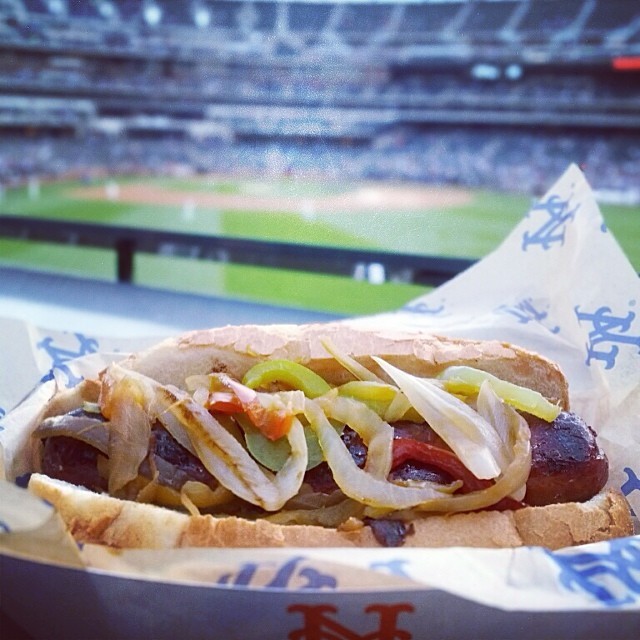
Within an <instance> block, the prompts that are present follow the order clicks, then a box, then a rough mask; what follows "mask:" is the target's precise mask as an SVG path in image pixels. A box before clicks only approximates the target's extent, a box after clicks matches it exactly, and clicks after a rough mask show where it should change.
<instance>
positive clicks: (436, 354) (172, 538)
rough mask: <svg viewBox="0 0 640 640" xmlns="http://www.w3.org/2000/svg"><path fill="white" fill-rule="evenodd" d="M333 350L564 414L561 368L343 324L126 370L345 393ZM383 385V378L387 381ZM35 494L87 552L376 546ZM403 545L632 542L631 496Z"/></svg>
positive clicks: (298, 529) (212, 339)
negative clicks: (503, 388) (479, 382)
mask: <svg viewBox="0 0 640 640" xmlns="http://www.w3.org/2000/svg"><path fill="white" fill-rule="evenodd" d="M327 338H328V339H329V340H330V341H331V342H332V343H333V344H334V345H335V346H336V347H337V348H338V349H339V350H341V351H344V352H345V353H348V354H349V355H351V356H352V357H354V358H355V359H357V360H359V361H360V362H362V363H363V364H365V366H367V367H368V368H370V369H372V370H375V371H376V372H377V373H378V374H379V375H381V376H383V373H382V372H381V371H380V370H379V369H378V368H377V365H375V364H374V362H373V361H372V359H371V355H377V356H380V357H382V358H384V359H385V360H387V361H388V362H390V363H392V364H395V365H396V366H398V367H400V368H402V369H404V370H405V371H409V372H411V373H414V374H417V375H424V376H433V375H436V374H438V373H439V372H440V371H441V370H443V369H444V368H446V367H448V366H450V365H456V364H466V365H471V366H474V367H477V368H480V369H484V370H486V371H488V372H490V373H493V374H494V375H497V376H499V377H500V378H503V379H505V380H509V381H511V382H514V383H516V384H521V385H523V386H527V387H529V388H532V389H535V390H537V391H539V392H540V393H542V394H543V395H544V396H545V397H547V398H548V399H549V400H551V401H552V402H555V403H557V404H559V405H560V406H561V407H562V408H564V409H567V408H568V407H569V394H568V386H567V381H566V379H565V377H564V375H563V374H562V372H561V370H560V369H559V367H558V366H557V365H556V364H555V363H553V362H551V361H549V360H548V359H546V358H544V357H542V356H540V355H538V354H536V353H532V352H530V351H527V350H525V349H522V348H519V347H516V346H513V345H510V344H507V343H502V342H498V341H473V340H463V339H450V338H445V337H441V336H434V335H428V334H427V335H425V334H424V333H420V332H417V331H416V332H412V331H405V330H401V331H399V330H393V329H390V328H386V327H385V328H380V329H378V330H371V329H370V328H367V329H363V328H356V327H350V326H349V325H348V324H346V323H327V324H313V325H276V326H257V325H256V326H234V327H231V326H230V327H223V328H217V329H211V330H208V331H195V332H191V333H187V334H185V335H182V336H179V337H177V338H171V339H168V340H165V341H163V342H161V343H160V344H158V345H157V346H155V347H152V348H151V349H148V350H146V351H143V352H140V353H138V354H134V355H131V356H129V357H127V358H126V359H125V360H124V362H123V363H122V364H123V366H125V367H128V368H130V369H133V370H135V371H138V372H140V373H143V374H145V375H147V376H149V377H152V378H154V379H155V380H157V381H158V382H160V383H162V384H173V385H176V386H180V387H181V386H183V385H184V381H185V379H186V378H187V377H188V376H190V375H195V374H201V373H208V372H211V371H224V372H227V373H229V374H230V375H233V376H234V377H237V378H241V377H242V376H243V375H244V373H245V372H246V371H247V370H248V369H249V368H250V367H251V366H253V365H254V364H256V363H257V362H259V361H262V360H265V359H268V358H287V359H291V360H295V361H297V362H300V363H302V364H305V365H306V366H308V367H309V368H311V369H313V370H314V371H316V372H317V373H319V374H320V375H321V376H323V377H324V378H325V379H326V380H327V381H328V382H330V383H333V384H339V383H342V382H345V381H347V380H349V379H350V374H349V373H348V372H347V371H346V370H345V369H344V368H343V367H341V366H340V365H339V364H338V363H337V362H336V361H335V359H333V358H332V357H331V356H330V355H329V354H328V353H327V351H326V350H325V348H324V346H323V344H322V340H324V339H327ZM383 377H384V376H383ZM99 389H100V387H99V383H98V382H96V381H85V382H83V383H82V384H81V385H79V386H78V387H76V388H75V389H73V390H70V391H66V392H62V393H60V394H59V395H57V396H56V397H54V398H53V400H52V401H51V402H50V403H49V405H48V406H47V407H46V408H45V410H44V413H43V416H44V417H46V416H50V415H56V414H61V413H65V412H67V411H69V410H70V409H72V408H74V407H78V406H80V405H81V403H82V401H83V400H89V401H95V400H96V399H97V397H98V393H99ZM29 487H30V489H31V491H33V492H34V493H36V494H37V495H39V496H40V497H42V498H43V499H45V500H47V501H49V502H50V503H52V504H53V505H54V506H55V507H56V508H57V509H58V510H59V512H60V514H61V515H62V518H63V519H64V520H65V522H66V523H67V524H68V526H69V528H70V530H71V532H72V533H73V535H74V536H75V537H76V539H77V540H79V541H81V542H92V543H99V544H106V545H110V546H114V547H131V548H175V547H185V546H211V547H275V546H288V547H313V546H321V547H345V546H354V547H375V546H378V543H377V542H376V540H375V538H374V536H373V533H372V531H371V529H370V527H366V526H358V525H357V524H356V526H354V527H352V528H350V529H349V530H347V529H346V528H344V529H338V530H336V529H328V528H323V527H319V526H308V525H280V524H275V523H273V522H270V521H269V520H267V519H262V520H256V521H250V520H246V519H242V518H237V517H213V516H211V515H202V516H190V515H187V514H184V513H180V512H178V511H173V510H170V509H166V508H163V507H158V506H154V505H149V504H141V503H136V502H130V501H125V500H120V499H117V498H113V497H110V496H107V495H100V494H96V493H92V492H90V491H87V490H84V489H81V488H78V487H75V486H73V485H70V484H68V483H65V482H61V481H58V480H53V479H51V478H48V477H47V476H44V475H40V474H38V473H35V474H33V475H32V478H31V481H30V484H29ZM413 525H414V533H413V534H412V535H409V536H407V538H406V542H405V546H413V547H442V546H472V547H494V548H501V547H516V546H521V545H541V546H545V547H548V548H551V549H556V548H560V547H564V546H569V545H575V544H582V543H587V542H594V541H597V540H603V539H607V538H611V537H618V536H624V535H629V534H631V533H632V531H633V527H632V521H631V516H630V511H629V507H628V505H627V503H626V501H625V499H624V497H623V496H622V495H621V494H619V493H617V492H613V491H604V492H602V493H600V494H598V495H597V496H595V497H594V498H593V499H591V500H590V501H588V502H586V503H565V504H557V505H551V506H548V507H527V508H524V509H521V510H519V511H505V512H498V511H484V512H477V513H461V514H455V515H446V516H445V515H431V514H430V515H425V516H424V517H421V518H419V519H417V520H415V521H414V522H413Z"/></svg>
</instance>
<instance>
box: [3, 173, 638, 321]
mask: <svg viewBox="0 0 640 640" xmlns="http://www.w3.org/2000/svg"><path fill="white" fill-rule="evenodd" d="M134 180H135V181H139V180H137V179H133V178H129V179H126V181H128V182H133V181H134ZM145 181H146V182H148V183H150V184H154V185H158V186H162V188H163V189H165V190H166V189H169V190H181V191H186V190H189V191H191V192H194V193H196V192H211V191H217V192H219V193H229V194H242V193H252V194H255V193H256V192H257V193H261V194H263V195H264V194H265V193H268V192H271V193H277V194H279V195H305V196H309V197H311V196H314V195H319V194H323V193H334V194H335V193H340V192H341V191H343V190H344V189H346V188H347V186H348V185H340V184H331V185H325V184H323V183H321V182H317V181H305V182H300V181H295V180H287V179H283V180H275V181H272V182H268V183H265V182H263V181H255V180H250V179H238V180H231V179H215V180H212V179H211V178H202V179H196V178H178V179H166V178H149V179H145ZM81 186H83V185H81V184H79V183H73V182H66V183H57V184H45V185H43V186H42V187H41V193H40V197H39V198H37V199H30V198H29V195H28V192H27V190H26V189H15V190H11V191H8V192H6V193H5V196H4V200H3V201H2V202H0V210H1V211H2V212H6V213H11V214H16V215H28V216H34V217H35V216H38V217H46V218H52V219H64V220H76V221H90V222H99V223H101V224H106V225H108V224H113V225H124V226H133V227H141V228H159V229H166V230H174V231H185V232H189V233H202V234H218V235H226V236H234V237H250V238H258V239H264V240H274V241H284V242H304V243H311V244H321V245H332V246H344V247H354V248H364V249H373V250H385V251H399V252H404V253H416V254H424V255H442V256H456V257H472V258H481V257H482V256H484V255H486V254H487V253H488V252H489V251H491V250H493V249H494V248H495V247H496V246H498V244H499V243H500V242H501V241H502V240H503V239H504V238H505V237H506V236H507V234H508V233H509V232H510V231H511V230H512V229H513V227H514V226H515V225H516V224H517V223H518V222H519V221H520V220H521V218H522V216H523V215H524V214H525V213H526V212H527V211H528V209H529V207H530V204H531V201H530V198H529V197H528V196H518V195H509V194H499V193H493V192H488V191H477V192H475V193H474V196H473V199H472V201H471V202H469V203H468V204H464V205H459V206H455V207H450V208H433V209H426V210H419V211H408V212H407V211H402V212H400V211H393V210H384V211H382V210H379V209H376V208H372V209H371V210H370V211H368V212H366V213H361V212H349V211H345V212H344V213H342V214H338V213H317V214H316V215H315V216H313V217H312V218H310V217H307V218H305V217H303V216H301V215H299V214H298V213H292V212H287V211H282V212H273V213H265V212H256V211H219V210H217V209H213V208H205V207H201V206H199V207H197V208H196V211H195V213H194V214H193V215H191V216H187V217H186V218H185V217H184V215H183V212H182V208H181V207H176V206H168V205H151V204H127V203H123V202H117V201H115V202H113V201H112V202H109V201H93V200H80V199H71V198H69V195H68V194H69V191H70V190H72V189H73V188H76V187H81ZM601 210H602V212H603V216H604V219H605V222H606V224H607V226H608V227H609V229H610V230H611V232H612V233H613V234H614V236H615V237H616V238H617V239H618V241H619V243H620V244H621V246H622V248H623V250H624V251H625V253H626V254H627V256H628V258H629V260H630V261H631V263H632V265H633V266H634V267H635V268H636V270H638V271H640V208H638V207H636V208H632V207H622V206H610V205H604V206H602V207H601ZM0 262H2V263H4V264H10V265H17V266H28V267H32V268H36V269H42V270H47V271H54V272H58V273H65V274H79V275H84V276H89V277H93V278H99V279H105V280H114V279H115V273H116V261H115V255H114V254H113V252H110V251H107V250H99V249H90V248H83V247H67V246H58V245H53V244H46V243H29V242H25V241H19V240H3V239H0ZM135 266H136V268H135V274H136V275H135V278H136V282H137V283H139V284H144V285H148V286H153V287H160V288H165V289H170V290H177V291H186V292H192V293H199V294H205V295H217V296H226V297H230V298H234V299H242V300H252V301H260V302H265V303H270V304H276V305H283V306H291V307H298V308H306V309H317V310H322V311H329V312H335V313H344V314H368V313H376V312H380V311H386V310H391V309H396V308H398V307H400V306H402V305H403V304H404V303H406V302H408V301H409V300H412V299H414V298H415V297H417V296H418V295H420V294H421V293H423V292H424V291H425V288H424V287H420V286H417V285H409V284H403V283H385V284H383V285H371V284H368V283H366V282H360V281H356V280H355V279H352V278H344V277H338V276H329V275H320V274H309V273H304V274H303V273H300V272H294V271H287V270H279V269H268V268H258V267H249V266H242V265H222V264H218V263H212V262H206V261H199V260H188V259H185V258H175V257H173V258H168V257H164V256H147V255H140V256H137V257H136V265H135Z"/></svg>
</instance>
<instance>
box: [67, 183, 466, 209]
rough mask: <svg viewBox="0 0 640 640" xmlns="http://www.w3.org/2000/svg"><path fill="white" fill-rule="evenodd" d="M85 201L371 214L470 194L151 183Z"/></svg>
mask: <svg viewBox="0 0 640 640" xmlns="http://www.w3.org/2000/svg"><path fill="white" fill-rule="evenodd" d="M70 195H71V196H72V197H73V198H77V199H83V200H116V201H119V202H127V203H131V204H157V205H165V206H176V207H181V206H185V205H186V204H188V205H190V206H195V207H204V208H214V209H226V210H249V211H265V212H276V211H293V212H301V213H303V214H304V213H305V212H329V213H330V212H350V213H355V212H368V211H372V210H377V209H388V210H396V211H415V210H419V209H432V208H442V207H452V206H458V205H463V204H467V203H468V202H470V201H471V198H472V195H471V194H470V193H469V192H467V191H466V190H464V189H457V188H455V187H423V186H419V185H416V186H411V185H410V186H407V185H393V184H390V185H380V184H375V185H373V184H372V185H359V186H357V187H354V188H353V189H346V190H345V191H344V192H342V193H337V194H336V193H332V194H328V195H319V196H318V195H313V196H309V195H298V194H282V195H279V194H277V193H268V194H255V193H250V192H247V193H216V192H211V193H206V192H202V191H185V190H176V189H174V188H171V189H167V188H163V187H161V186H157V185H148V184H142V183H139V184H136V183H133V184H122V185H117V186H114V185H113V184H111V185H110V186H109V185H105V186H100V187H82V188H77V189H73V190H72V191H71V192H70Z"/></svg>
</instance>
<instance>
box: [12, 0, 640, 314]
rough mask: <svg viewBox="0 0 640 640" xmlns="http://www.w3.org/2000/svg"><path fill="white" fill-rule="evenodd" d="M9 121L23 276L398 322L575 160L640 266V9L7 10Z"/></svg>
mask: <svg viewBox="0 0 640 640" xmlns="http://www.w3.org/2000/svg"><path fill="white" fill-rule="evenodd" d="M0 129H1V137H0V267H1V268H3V269H5V270H7V271H6V275H5V276H4V277H6V278H8V277H10V274H15V273H16V272H17V271H20V272H25V271H26V272H29V273H35V274H43V275H44V274H58V275H60V276H62V277H65V278H79V279H80V278H81V279H83V280H87V279H88V280H90V281H96V282H112V283H113V282H117V281H119V280H120V281H121V280H125V281H127V282H129V283H133V284H134V285H135V286H139V287H149V288H152V289H155V290H160V291H165V292H182V293H187V294H193V295H197V296H204V297H213V298H217V299H223V300H228V301H230V302H233V301H251V302H258V303H263V304H268V305H275V306H280V307H290V308H294V309H303V310H315V311H321V312H326V313H329V314H336V315H351V314H363V313H364V314H366V313H375V312H379V311H384V310H390V309H396V308H399V307H401V306H402V305H403V304H405V303H406V302H408V301H410V300H411V299H413V298H415V297H417V296H418V295H420V294H421V293H423V292H424V291H425V289H426V288H428V287H430V286H434V285H436V284H438V283H439V282H441V281H442V279H443V277H449V276H451V275H454V273H455V270H456V269H457V270H460V269H462V268H464V266H465V265H466V264H470V263H472V262H473V261H475V260H477V259H479V258H482V257H483V256H484V255H486V254H487V253H489V252H490V251H492V250H493V249H494V248H495V247H497V246H498V245H499V244H500V242H501V241H502V239H503V238H504V237H505V236H506V235H507V234H508V233H509V231H510V230H511V229H512V228H513V227H514V226H515V225H516V224H517V222H518V221H519V220H520V219H521V218H522V217H523V216H524V215H526V213H527V211H528V210H529V208H530V207H531V205H532V203H533V202H534V201H535V199H536V198H537V197H540V196H541V195H542V194H544V193H545V191H546V190H547V189H548V188H549V187H551V185H552V184H553V182H554V181H555V180H556V179H557V178H558V177H559V176H560V175H561V174H562V173H563V172H564V171H565V169H566V168H567V167H568V166H569V165H570V164H572V163H575V164H577V165H578V166H580V167H581V169H582V170H583V172H584V173H585V176H586V178H587V180H588V181H589V184H590V185H591V187H592V189H593V190H594V193H595V194H596V197H597V199H598V200H599V203H600V207H601V210H602V213H603V216H604V218H605V222H606V224H607V226H608V227H609V229H610V230H611V231H612V233H613V234H614V236H615V237H616V238H617V239H618V241H619V243H620V245H621V247H622V249H623V250H624V252H625V253H626V255H627V256H628V258H629V260H630V262H631V263H632V265H633V266H634V268H635V269H636V270H640V4H638V3H636V2H633V1H629V0H566V1H563V2H558V1H554V0H538V1H536V2H533V1H531V0H469V1H459V0H450V1H440V0H438V1H435V0H434V1H423V2H419V1H411V0H400V1H398V2H393V1H391V0H386V1H381V2H377V1H373V0H369V1H365V2H360V1H357V0H350V1H349V2H341V1H339V0H330V1H312V0H306V1H302V2H298V1H296V0H286V1H282V2H278V1H274V0H264V1H260V0H252V1H249V0H216V1H214V0H185V1H170V0H148V1H147V0H4V1H3V2H1V3H0ZM54 223H55V224H62V223H70V224H71V225H78V226H77V229H80V225H89V227H88V228H91V229H94V230H95V229H96V228H99V229H101V230H102V231H100V230H98V231H96V235H97V236H101V238H100V240H95V241H88V240H87V239H86V237H87V236H86V235H85V234H83V233H80V232H79V231H77V232H75V233H74V232H73V226H69V224H68V225H67V226H65V227H64V229H66V230H68V231H65V232H64V233H62V232H60V233H58V230H59V229H60V228H61V227H57V226H55V225H54ZM47 225H49V226H47ZM52 225H54V226H52ZM82 228H84V227H82ZM116 229H117V230H118V233H120V232H121V231H122V230H123V229H126V230H128V232H129V233H130V234H133V235H132V236H131V237H132V239H131V240H130V246H137V247H140V246H143V245H144V244H145V242H147V243H148V242H151V240H150V238H151V237H152V235H153V234H154V233H160V232H162V233H164V234H166V235H164V236H163V240H162V241H158V242H155V244H154V245H153V249H152V250H148V251H135V250H134V251H133V255H129V256H128V260H129V264H128V265H126V267H125V268H123V266H122V255H121V254H119V252H118V246H119V245H118V242H120V240H119V239H118V238H119V236H118V234H116V233H115V231H114V230H116ZM200 237H201V238H206V239H215V241H216V243H217V244H216V248H215V249H212V250H211V251H206V250H203V249H202V248H201V247H200V245H199V244H198V242H196V241H194V238H195V239H197V238H200ZM185 238H189V239H191V240H190V242H191V244H189V242H187V241H186V240H185ZM233 242H246V243H248V244H247V245H246V247H245V248H244V249H243V248H242V246H241V245H235V244H232V243H233ZM121 244H122V243H121ZM312 249H313V250H312ZM287 250H288V251H290V252H292V255H293V254H294V253H295V256H297V259H296V260H292V259H291V258H289V259H287ZM305 252H306V253H307V254H308V255H307V256H306V259H305V260H302V257H305V256H304V255H303V254H305ZM349 252H351V253H349ZM392 255H393V256H396V257H398V256H404V257H405V258H406V260H407V264H406V265H404V266H403V265H402V264H400V263H398V264H396V266H395V267H394V268H393V269H391V268H389V266H388V264H387V262H386V260H387V258H388V257H389V256H392ZM257 256H261V257H257ZM420 259H424V260H425V261H426V260H427V259H428V260H429V261H430V262H429V264H436V265H437V264H438V262H441V263H442V265H444V266H445V267H447V265H449V264H450V265H452V266H451V267H450V268H451V270H449V271H447V269H445V272H446V275H445V276H442V274H441V275H440V276H438V277H435V278H431V279H429V277H428V276H424V277H417V276H416V273H423V275H424V273H426V271H425V269H426V268H422V271H420V269H421V267H420V268H416V267H415V264H417V263H416V262H415V261H417V260H420ZM343 261H344V264H343ZM412 261H413V262H412ZM456 261H457V262H456ZM394 264H395V263H394ZM338 265H342V266H340V267H339V268H338ZM447 268H448V267H447ZM427 271H428V270H427Z"/></svg>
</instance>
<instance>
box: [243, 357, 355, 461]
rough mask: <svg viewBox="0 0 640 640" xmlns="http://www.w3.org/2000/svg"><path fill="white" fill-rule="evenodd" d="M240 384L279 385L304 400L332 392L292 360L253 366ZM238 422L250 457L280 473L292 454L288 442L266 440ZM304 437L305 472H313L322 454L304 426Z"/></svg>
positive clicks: (250, 426)
mask: <svg viewBox="0 0 640 640" xmlns="http://www.w3.org/2000/svg"><path fill="white" fill-rule="evenodd" d="M242 383H243V384H244V385H246V386H247V387H250V388H251V389H266V388H268V387H269V386H270V385H272V384H274V383H279V384H283V385H285V386H287V387H289V388H291V389H296V390H300V391H302V392H303V393H304V395H305V396H307V398H317V397H319V396H322V395H324V394H325V393H328V392H329V391H331V386H330V385H329V384H328V383H327V382H326V381H325V380H324V379H323V378H322V377H321V376H319V375H318V374H317V373H315V372H314V371H311V369H309V368H308V367H305V366H304V365H302V364H299V363H297V362H294V361H293V360H285V359H276V360H265V361H264V362H260V363H258V364H256V365H254V366H253V367H251V369H249V371H247V372H246V373H245V375H244V378H243V379H242ZM237 419H238V422H239V424H240V426H241V427H242V429H243V431H244V434H245V441H246V443H247V449H249V452H250V453H251V455H252V456H253V457H254V458H255V459H256V460H257V461H258V462H259V463H260V464H262V465H264V466H265V467H267V469H271V471H279V470H280V469H281V468H282V466H283V465H284V463H285V462H286V460H287V458H288V457H289V455H290V453H291V446H290V445H289V441H288V440H287V439H286V438H280V439H279V440H269V439H268V438H266V437H265V436H264V435H263V434H262V433H261V432H260V431H259V430H258V429H256V428H255V427H254V426H253V425H252V424H251V423H250V421H249V420H245V419H244V417H243V416H238V418H237ZM343 428H344V425H339V426H336V430H339V431H342V429H343ZM304 436H305V438H306V440H307V450H308V453H309V462H308V463H307V469H312V468H313V467H316V466H317V465H319V464H320V463H321V462H322V461H323V460H324V455H323V453H322V449H321V448H320V443H319V442H318V438H317V436H316V434H315V432H314V431H313V429H311V427H308V426H305V428H304Z"/></svg>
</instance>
